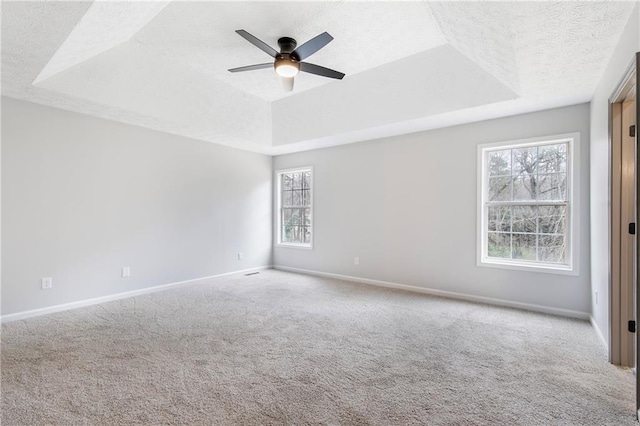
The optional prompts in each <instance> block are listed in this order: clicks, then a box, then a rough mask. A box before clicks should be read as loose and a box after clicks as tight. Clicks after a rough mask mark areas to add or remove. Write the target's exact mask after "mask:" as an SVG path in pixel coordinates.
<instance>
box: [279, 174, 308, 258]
mask: <svg viewBox="0 0 640 426" xmlns="http://www.w3.org/2000/svg"><path fill="white" fill-rule="evenodd" d="M312 177H313V171H312V169H311V168H310V167H306V168H302V169H295V170H280V171H278V172H276V180H277V198H278V199H277V206H278V212H277V220H278V222H277V228H278V244H279V245H285V246H292V247H302V248H311V241H312V235H313V230H312V207H311V199H312Z"/></svg>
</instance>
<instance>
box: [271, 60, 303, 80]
mask: <svg viewBox="0 0 640 426" xmlns="http://www.w3.org/2000/svg"><path fill="white" fill-rule="evenodd" d="M275 68H276V73H278V75H279V76H280V77H295V76H296V75H298V73H299V72H300V65H298V63H297V62H292V61H278V62H276V64H275Z"/></svg>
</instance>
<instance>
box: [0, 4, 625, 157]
mask: <svg viewBox="0 0 640 426" xmlns="http://www.w3.org/2000/svg"><path fill="white" fill-rule="evenodd" d="M633 7H634V3H625V2H588V3H586V2H585V3H583V2H559V3H551V2H533V3H522V2H495V3H494V2H406V3H399V2H367V3H360V2H357V3H356V2H348V1H346V2H185V1H172V2H166V1H155V2H108V1H96V2H50V1H47V2H45V1H32V2H30V1H21V2H3V4H2V93H3V95H5V96H10V97H14V98H18V99H23V100H28V101H33V102H38V103H41V104H45V105H50V106H54V107H59V108H63V109H67V110H71V111H76V112H81V113H85V114H89V115H94V116H98V117H103V118H108V119H112V120H117V121H121V122H125V123H131V124H136V125H140V126H144V127H148V128H152V129H156V130H160V131H165V132H170V133H175V134H180V135H184V136H187V137H191V138H196V139H202V140H207V141H210V142H214V143H220V144H224V145H229V146H234V147H238V148H241V149H246V150H251V151H256V152H262V153H267V154H278V153H285V152H293V151H297V150H302V149H310V148H316V147H322V146H329V145H335V144H340V143H348V142H354V141H358V140H364V139H370V138H375V137H381V136H389V135H393V134H399V133H406V132H411V131H419V130H424V129H428V128H434V127H442V126H446V125H451V124H457V123H464V122H469V121H475V120H479V119H485V118H491V117H496V116H500V115H509V114H513V113H518V112H526V111H533V110H539V109H545V108H551V107H557V106H562V105H569V104H573V103H579V102H588V101H589V100H590V99H591V96H592V95H593V92H594V90H595V87H596V85H597V82H598V81H599V79H600V76H601V74H602V72H603V70H604V68H605V66H606V64H607V62H608V60H609V57H610V56H611V54H612V53H613V49H614V48H615V46H616V44H617V41H618V39H619V37H620V34H621V33H622V30H623V28H624V25H625V24H626V22H627V20H628V18H629V16H630V14H631V12H632V10H633ZM237 29H245V30H247V31H249V32H250V33H252V34H254V35H255V36H257V37H258V38H260V39H262V40H264V41H265V42H267V43H268V44H270V45H272V46H273V47H277V43H276V42H277V39H278V38H279V37H281V36H290V37H293V38H295V39H296V40H298V42H299V44H301V43H303V42H304V41H306V40H308V39H310V38H312V37H314V36H315V35H317V34H319V33H321V32H323V31H327V32H329V33H330V34H331V35H332V36H333V37H334V40H333V41H332V42H331V43H329V44H328V45H327V46H326V47H325V48H324V49H322V50H321V51H319V52H318V53H316V54H315V55H313V56H311V57H310V58H308V59H307V61H308V62H312V63H316V64H318V65H323V66H326V67H329V68H333V69H336V70H339V71H342V72H344V73H346V74H347V76H346V77H345V78H344V79H343V80H341V81H336V80H331V79H326V78H322V77H318V76H315V75H311V74H305V73H301V74H300V75H299V76H298V77H296V81H295V88H294V91H293V92H289V93H286V92H283V91H282V88H281V85H280V82H279V81H278V79H277V77H276V75H275V73H274V72H273V70H272V69H264V70H259V71H253V72H246V73H234V74H232V73H229V72H227V69H228V68H233V67H237V66H242V65H249V64H254V63H262V62H269V59H270V58H269V57H268V56H267V55H266V54H265V53H263V52H262V51H260V50H258V49H257V48H255V47H254V46H252V45H251V44H249V43H248V42H247V41H246V40H244V39H243V38H241V37H240V36H238V35H237V34H236V33H235V32H234V31H235V30H237Z"/></svg>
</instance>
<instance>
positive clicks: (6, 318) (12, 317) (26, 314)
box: [0, 266, 272, 323]
mask: <svg viewBox="0 0 640 426" xmlns="http://www.w3.org/2000/svg"><path fill="white" fill-rule="evenodd" d="M271 268H272V267H271V266H260V267H257V268H250V269H243V270H240V271H233V272H225V273H224V274H217V275H211V276H208V277H202V278H194V279H191V280H185V281H178V282H175V283H169V284H161V285H157V286H154V287H147V288H142V289H139V290H132V291H126V292H124V293H116V294H110V295H108V296H101V297H94V298H92V299H85V300H79V301H77V302H71V303H64V304H62V305H55V306H48V307H46V308H39V309H32V310H29V311H22V312H16V313H14V314H8V315H2V316H1V317H0V322H1V323H8V322H12V321H19V320H23V319H27V318H33V317H39V316H41V315H47V314H52V313H55V312H62V311H67V310H69V309H76V308H82V307H85V306H91V305H97V304H99V303H105V302H111V301H114V300H120V299H126V298H129V297H135V296H140V295H143V294H148V293H155V292H158V291H163V290H167V289H170V288H174V287H180V286H184V285H189V284H195V283H197V282H199V281H204V280H209V279H211V278H220V277H225V276H228V275H236V274H246V273H250V272H257V271H263V270H265V269H271Z"/></svg>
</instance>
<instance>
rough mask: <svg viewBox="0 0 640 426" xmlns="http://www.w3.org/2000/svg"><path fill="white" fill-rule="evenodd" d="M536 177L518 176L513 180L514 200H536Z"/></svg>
mask: <svg viewBox="0 0 640 426" xmlns="http://www.w3.org/2000/svg"><path fill="white" fill-rule="evenodd" d="M535 186H536V177H535V176H518V177H514V178H513V199H514V200H535V199H536V197H535Z"/></svg>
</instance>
